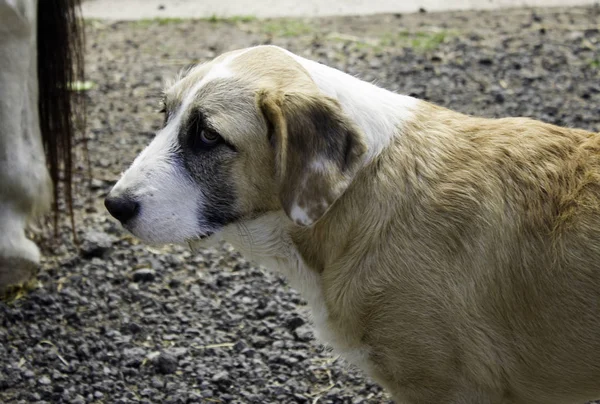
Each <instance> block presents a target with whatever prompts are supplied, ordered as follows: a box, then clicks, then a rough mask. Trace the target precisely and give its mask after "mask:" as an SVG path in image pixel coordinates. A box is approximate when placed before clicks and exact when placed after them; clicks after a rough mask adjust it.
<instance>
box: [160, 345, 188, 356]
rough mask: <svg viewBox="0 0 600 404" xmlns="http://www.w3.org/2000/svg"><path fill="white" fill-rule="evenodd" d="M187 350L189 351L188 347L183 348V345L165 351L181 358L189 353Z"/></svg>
mask: <svg viewBox="0 0 600 404" xmlns="http://www.w3.org/2000/svg"><path fill="white" fill-rule="evenodd" d="M187 351H188V350H187V348H183V347H180V348H169V349H165V353H166V354H167V355H171V356H173V357H175V358H179V357H181V356H184V355H185V354H186V353H187Z"/></svg>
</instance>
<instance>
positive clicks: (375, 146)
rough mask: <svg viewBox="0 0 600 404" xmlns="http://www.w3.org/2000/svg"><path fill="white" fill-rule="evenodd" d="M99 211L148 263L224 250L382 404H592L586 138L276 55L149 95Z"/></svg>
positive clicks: (595, 366) (591, 142) (594, 239)
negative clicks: (139, 138) (212, 247)
mask: <svg viewBox="0 0 600 404" xmlns="http://www.w3.org/2000/svg"><path fill="white" fill-rule="evenodd" d="M163 102H164V109H163V112H164V114H165V123H164V127H163V128H162V129H161V130H160V131H159V132H158V134H157V135H156V138H155V139H154V140H153V141H152V142H151V143H150V144H149V145H148V146H147V148H146V149H145V150H144V151H143V152H142V153H141V154H140V155H139V156H138V157H137V158H136V159H135V161H134V162H133V163H132V165H131V166H130V167H129V168H128V169H127V170H126V171H125V173H124V174H123V175H122V177H121V178H120V179H119V181H118V182H117V183H116V185H115V186H114V188H113V189H112V190H111V192H110V194H109V195H108V197H107V199H106V201H105V205H106V207H107V209H108V211H109V212H110V213H111V214H112V215H113V216H114V217H115V218H116V219H118V220H119V221H121V223H122V224H123V226H124V227H125V228H126V229H128V230H129V231H130V232H131V233H133V234H134V235H135V236H136V237H138V238H139V239H141V240H143V241H144V242H146V243H149V244H166V243H187V242H190V241H192V242H194V243H196V242H200V243H205V242H206V243H209V242H211V241H214V240H225V241H227V242H229V243H231V244H232V245H233V246H234V247H236V248H237V249H238V250H239V251H241V252H242V253H243V254H246V256H247V257H248V258H249V259H251V260H254V261H255V262H257V263H259V264H262V265H264V266H266V267H268V268H271V269H273V270H276V271H279V272H281V273H283V274H284V275H285V276H286V277H287V278H288V279H289V281H290V283H291V285H292V286H293V287H295V288H296V289H298V290H299V291H300V292H301V293H302V294H303V296H304V297H305V298H306V300H307V301H308V304H309V306H310V307H311V311H312V315H313V317H314V318H313V322H314V326H315V334H316V335H317V337H318V338H319V339H320V340H321V341H323V342H324V343H327V344H329V345H330V346H331V347H333V348H334V350H336V351H337V352H338V353H339V354H341V355H342V356H343V357H345V359H346V360H347V361H348V362H350V363H351V364H354V365H356V366H358V367H360V368H362V369H363V370H364V371H365V372H366V373H367V374H368V375H369V376H371V377H372V378H373V379H374V380H375V381H377V382H378V383H380V384H381V385H382V386H384V388H386V389H387V390H388V391H389V392H390V394H391V395H392V397H393V399H394V400H395V401H396V402H398V403H407V404H431V403H455V404H467V403H468V404H496V403H503V404H504V403H514V404H517V403H522V404H525V403H527V404H532V403H533V404H553V403H557V404H558V403H561V404H563V403H584V402H586V401H588V400H592V399H597V398H599V397H600V134H594V133H590V132H587V131H584V130H577V129H567V128H562V127H558V126H554V125H550V124H546V123H542V122H539V121H536V120H532V119H527V118H504V119H483V118H477V117H471V116H466V115H463V114H460V113H457V112H453V111H451V110H448V109H445V108H442V107H439V106H436V105H433V104H431V103H428V102H425V101H422V100H418V99H415V98H412V97H408V96H404V95H399V94H396V93H393V92H390V91H387V90H385V89H383V88H380V87H377V86H375V85H372V84H370V83H367V82H364V81H361V80H360V79H358V78H355V77H352V76H350V75H347V74H345V73H343V72H341V71H339V70H336V69H334V68H331V67H328V66H326V65H323V64H320V63H317V62H315V61H311V60H308V59H305V58H302V57H300V56H298V55H295V54H293V53H291V52H289V51H287V50H285V49H282V48H279V47H276V46H268V45H267V46H256V47H252V48H247V49H241V50H236V51H232V52H228V53H225V54H223V55H221V56H219V57H217V58H215V59H214V60H212V61H210V62H208V63H205V64H201V65H198V66H196V67H194V68H192V69H191V70H189V71H187V72H186V73H184V74H183V75H182V76H181V77H179V78H178V79H177V80H176V81H175V82H174V83H173V84H171V85H169V86H168V87H167V89H166V91H165V93H164V100H163Z"/></svg>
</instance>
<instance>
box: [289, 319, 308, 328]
mask: <svg viewBox="0 0 600 404" xmlns="http://www.w3.org/2000/svg"><path fill="white" fill-rule="evenodd" d="M305 323H306V321H304V319H303V318H301V317H292V318H291V319H290V320H288V321H287V323H286V325H287V328H288V329H289V330H290V331H294V330H295V329H296V328H298V327H300V326H303V325H304V324H305Z"/></svg>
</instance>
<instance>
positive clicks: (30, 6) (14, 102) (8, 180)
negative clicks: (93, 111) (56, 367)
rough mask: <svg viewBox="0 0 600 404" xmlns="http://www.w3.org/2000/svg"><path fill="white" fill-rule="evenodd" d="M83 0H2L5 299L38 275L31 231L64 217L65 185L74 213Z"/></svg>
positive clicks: (1, 257)
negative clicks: (46, 217) (33, 225)
mask: <svg viewBox="0 0 600 404" xmlns="http://www.w3.org/2000/svg"><path fill="white" fill-rule="evenodd" d="M79 1H80V0H39V2H38V0H0V295H4V294H6V292H7V291H8V290H9V289H10V288H12V287H13V286H20V285H21V284H23V283H25V282H27V281H28V280H29V279H31V278H32V277H33V276H34V275H35V273H36V272H37V268H38V265H39V261H40V250H39V248H38V247H37V245H36V244H35V243H34V242H33V241H31V240H29V239H28V238H27V237H26V235H25V229H26V227H27V225H28V224H29V223H30V222H31V221H32V220H33V219H35V218H38V217H40V215H43V214H45V213H47V212H48V211H49V210H50V208H51V207H52V205H54V212H55V215H56V214H57V212H58V208H57V207H58V204H57V202H58V200H59V193H58V188H57V187H56V184H57V181H58V180H59V178H61V179H62V180H64V182H65V187H64V189H65V192H64V193H62V195H63V197H64V198H65V200H66V202H67V205H68V206H71V155H72V152H71V146H72V143H73V142H72V139H73V135H74V132H75V125H74V123H75V119H74V117H75V116H76V115H77V108H76V107H77V106H78V105H79V106H80V105H82V104H79V103H78V102H77V101H79V100H80V99H79V98H78V96H77V94H76V93H74V92H72V91H70V90H69V85H70V84H71V83H72V82H74V81H75V80H78V79H82V77H83V63H82V62H83V31H82V27H81V25H80V19H79V18H78V11H79V6H80V4H79ZM74 97H77V98H74ZM53 201H54V203H53ZM55 217H56V216H55ZM55 223H56V222H55Z"/></svg>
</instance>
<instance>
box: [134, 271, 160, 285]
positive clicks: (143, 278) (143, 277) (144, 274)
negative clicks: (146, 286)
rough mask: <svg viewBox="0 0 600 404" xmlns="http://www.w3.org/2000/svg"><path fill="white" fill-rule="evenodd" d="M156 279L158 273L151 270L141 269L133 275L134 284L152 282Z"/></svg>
mask: <svg viewBox="0 0 600 404" xmlns="http://www.w3.org/2000/svg"><path fill="white" fill-rule="evenodd" d="M155 278H156V272H155V271H154V270H153V269H150V268H141V269H138V270H137V271H135V272H134V273H133V281H134V282H152V281H153V280H154V279H155Z"/></svg>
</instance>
